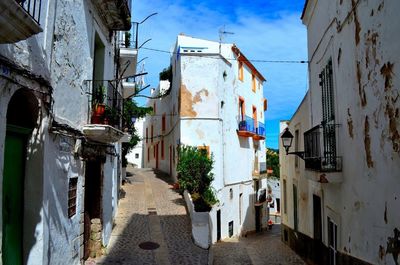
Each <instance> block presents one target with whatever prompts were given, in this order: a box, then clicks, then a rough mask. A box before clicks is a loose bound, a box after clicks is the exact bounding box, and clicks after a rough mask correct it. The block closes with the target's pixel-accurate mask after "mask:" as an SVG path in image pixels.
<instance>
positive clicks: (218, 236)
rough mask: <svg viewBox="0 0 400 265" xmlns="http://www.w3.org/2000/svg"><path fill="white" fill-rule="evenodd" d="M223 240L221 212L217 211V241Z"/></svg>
mask: <svg viewBox="0 0 400 265" xmlns="http://www.w3.org/2000/svg"><path fill="white" fill-rule="evenodd" d="M220 240H221V210H218V211H217V241H220Z"/></svg>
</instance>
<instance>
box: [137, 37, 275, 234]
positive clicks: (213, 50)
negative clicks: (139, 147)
mask: <svg viewBox="0 0 400 265" xmlns="http://www.w3.org/2000/svg"><path fill="white" fill-rule="evenodd" d="M178 47H180V50H179V54H180V55H179V56H173V57H171V64H172V66H173V82H172V89H171V92H170V95H169V96H167V97H165V98H163V99H156V100H150V101H149V103H148V106H152V107H153V106H154V103H155V104H156V113H155V115H153V116H152V117H146V120H145V123H144V130H143V135H144V137H146V128H148V137H149V138H150V137H151V125H153V128H154V137H155V138H154V139H153V143H151V140H150V139H149V140H148V143H146V141H144V146H145V147H144V164H145V166H146V167H155V159H154V156H153V154H154V153H153V148H154V146H155V144H156V143H157V142H159V141H161V138H163V140H164V145H165V147H164V148H165V155H164V159H160V160H159V169H161V170H162V171H165V172H167V173H169V166H170V157H169V146H171V147H172V148H174V149H176V147H177V145H178V144H185V145H192V146H203V145H206V146H209V149H210V152H211V153H212V155H213V158H214V161H215V162H214V168H213V171H212V172H213V174H214V176H215V180H214V181H213V183H212V186H213V188H214V189H215V190H216V192H217V197H218V199H219V201H220V203H219V204H218V205H216V206H215V207H214V208H213V210H212V211H211V212H210V217H211V221H212V224H211V226H212V241H213V242H215V241H216V237H217V236H216V210H218V209H220V210H221V232H222V238H225V237H228V223H229V221H234V235H239V234H240V233H241V231H243V232H246V231H251V230H255V210H254V202H255V199H254V187H253V179H252V171H253V166H254V156H255V150H257V153H258V159H259V162H265V160H266V158H265V157H266V156H265V141H264V140H260V141H254V140H253V139H251V138H250V139H249V138H242V137H239V136H238V135H237V132H236V130H237V129H238V119H239V107H238V106H239V96H241V97H244V98H245V100H246V115H247V116H250V117H252V106H253V105H254V106H256V107H257V115H258V120H259V121H260V122H262V123H264V110H263V99H264V98H263V94H262V93H263V92H262V91H263V89H262V85H261V86H260V88H258V87H257V89H256V92H253V91H252V90H251V74H249V73H248V71H249V69H247V68H246V69H245V71H244V72H245V76H244V81H243V82H242V81H239V80H238V78H237V73H238V65H237V62H236V61H230V60H226V59H232V58H234V54H233V52H232V49H231V48H232V45H229V44H223V45H222V46H221V53H219V50H220V47H219V43H218V42H211V41H206V40H200V39H195V38H191V37H187V36H183V35H179V36H178V39H177V43H176V46H175V51H177V48H178ZM210 57H211V58H210ZM224 72H225V74H224ZM224 75H225V77H224ZM160 86H161V90H162V87H163V83H161V84H160ZM159 91H160V87H159V88H157V89H156V90H155V91H154V93H153V94H152V95H157V94H158V92H159ZM163 113H166V114H167V119H166V124H167V126H166V127H167V128H166V131H165V132H164V133H163V132H162V131H161V120H162V115H163ZM168 114H169V115H168ZM161 135H163V137H158V136H161ZM156 136H157V137H156ZM149 147H150V149H148V148H149ZM148 150H150V161H147V152H148ZM160 152H161V151H160ZM175 156H176V157H175V162H177V152H176V151H175ZM172 160H174V159H173V158H172ZM175 167H176V163H174V162H172V176H173V177H174V178H176V170H175ZM260 186H262V187H264V188H266V180H263V181H262V183H261V185H260ZM231 188H232V190H233V192H234V194H235V195H234V197H233V198H232V199H230V189H231ZM240 193H242V200H243V204H242V209H243V210H242V220H240V214H239V210H238V209H239V194H240ZM263 211H264V212H266V211H267V207H264V209H263ZM264 216H265V217H264V219H266V218H267V217H266V216H267V213H264ZM266 221H267V219H266V220H264V221H263V224H266Z"/></svg>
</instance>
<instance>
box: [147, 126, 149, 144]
mask: <svg viewBox="0 0 400 265" xmlns="http://www.w3.org/2000/svg"><path fill="white" fill-rule="evenodd" d="M148 142H149V128H146V144H147V143H148Z"/></svg>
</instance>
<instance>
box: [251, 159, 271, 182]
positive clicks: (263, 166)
mask: <svg viewBox="0 0 400 265" xmlns="http://www.w3.org/2000/svg"><path fill="white" fill-rule="evenodd" d="M252 175H253V179H262V178H266V177H267V176H268V174H267V163H266V162H258V158H256V159H255V161H254V166H253V172H252Z"/></svg>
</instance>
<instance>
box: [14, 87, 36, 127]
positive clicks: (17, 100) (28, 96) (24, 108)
mask: <svg viewBox="0 0 400 265" xmlns="http://www.w3.org/2000/svg"><path fill="white" fill-rule="evenodd" d="M38 116H39V102H38V100H37V98H36V96H35V95H34V94H33V93H32V92H31V91H30V90H28V89H19V90H18V91H17V92H15V93H14V95H13V96H12V97H11V99H10V102H9V103H8V109H7V125H15V126H19V127H23V128H27V129H33V128H35V127H36V125H37V120H38Z"/></svg>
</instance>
